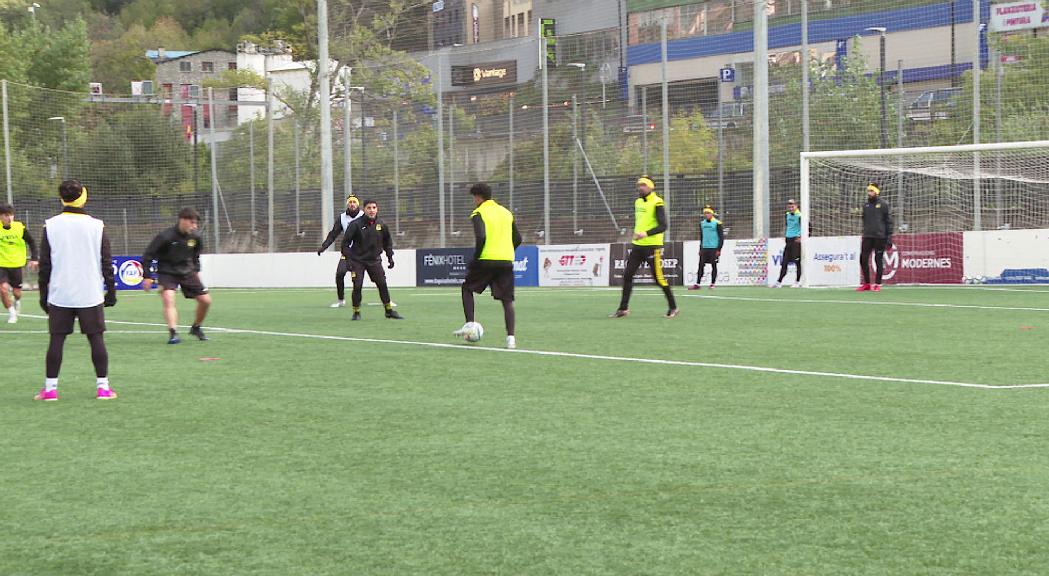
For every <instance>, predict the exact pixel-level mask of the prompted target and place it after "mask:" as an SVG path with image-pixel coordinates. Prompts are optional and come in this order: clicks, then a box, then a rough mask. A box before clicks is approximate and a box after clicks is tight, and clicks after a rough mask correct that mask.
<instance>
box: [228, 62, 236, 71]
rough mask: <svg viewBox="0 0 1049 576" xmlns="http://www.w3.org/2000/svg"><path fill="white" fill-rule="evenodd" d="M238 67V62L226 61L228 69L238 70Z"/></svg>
mask: <svg viewBox="0 0 1049 576" xmlns="http://www.w3.org/2000/svg"><path fill="white" fill-rule="evenodd" d="M236 69H237V63H236V62H227V63H226V70H236Z"/></svg>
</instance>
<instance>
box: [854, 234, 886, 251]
mask: <svg viewBox="0 0 1049 576" xmlns="http://www.w3.org/2000/svg"><path fill="white" fill-rule="evenodd" d="M886 244H887V242H886V240H885V238H867V237H864V238H863V240H862V241H861V242H860V252H869V251H871V250H873V251H875V252H884V251H885V246H886Z"/></svg>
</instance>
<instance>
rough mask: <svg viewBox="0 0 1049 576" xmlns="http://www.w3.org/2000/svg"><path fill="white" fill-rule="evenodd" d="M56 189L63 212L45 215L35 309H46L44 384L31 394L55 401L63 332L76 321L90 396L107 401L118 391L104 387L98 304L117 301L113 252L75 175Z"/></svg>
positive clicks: (106, 382) (104, 355) (106, 362)
mask: <svg viewBox="0 0 1049 576" xmlns="http://www.w3.org/2000/svg"><path fill="white" fill-rule="evenodd" d="M58 193H59V196H60V197H61V198H62V213H61V214H58V215H57V216H52V217H51V218H48V219H47V221H46V222H45V223H44V236H43V238H42V239H41V241H40V244H41V254H40V308H42V309H43V310H44V312H45V313H46V314H47V325H48V332H50V333H51V343H50V345H48V348H47V359H46V365H45V369H46V373H45V377H44V389H43V390H41V391H40V392H39V393H38V394H37V395H36V396H35V397H34V398H33V399H34V400H44V401H54V400H58V373H59V371H60V370H61V369H62V351H63V348H65V342H66V336H69V335H70V334H72V333H73V321H74V320H77V321H79V323H80V333H81V334H83V335H84V336H87V341H88V344H90V346H91V362H92V363H93V364H94V365H95V377H96V380H95V386H96V393H95V394H96V395H95V398H97V399H99V400H111V399H113V398H116V397H117V393H116V392H114V391H113V389H112V388H110V387H109V352H107V351H106V343H105V340H104V338H103V333H104V332H105V331H106V317H105V311H104V310H103V308H104V307H109V306H115V305H116V303H117V289H116V283H115V280H114V278H113V253H112V250H111V249H110V246H109V238H108V237H107V236H106V229H105V226H104V225H103V224H102V221H101V220H98V219H97V218H93V217H91V216H89V215H88V214H87V212H85V211H84V205H85V204H86V203H87V188H86V187H84V186H83V185H82V184H80V182H78V181H76V180H66V181H65V182H62V184H61V185H60V186H59V188H58ZM103 286H105V293H103V291H102V288H103Z"/></svg>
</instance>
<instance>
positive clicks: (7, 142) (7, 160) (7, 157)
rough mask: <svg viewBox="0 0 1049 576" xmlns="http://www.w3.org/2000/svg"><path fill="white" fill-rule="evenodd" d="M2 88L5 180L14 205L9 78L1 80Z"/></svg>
mask: <svg viewBox="0 0 1049 576" xmlns="http://www.w3.org/2000/svg"><path fill="white" fill-rule="evenodd" d="M0 89H2V92H3V112H4V174H5V176H6V178H5V180H4V182H6V183H7V203H8V204H11V205H14V203H15V199H14V192H13V191H12V190H13V188H12V186H11V131H10V129H9V127H8V120H7V80H0Z"/></svg>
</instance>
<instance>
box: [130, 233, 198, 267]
mask: <svg viewBox="0 0 1049 576" xmlns="http://www.w3.org/2000/svg"><path fill="white" fill-rule="evenodd" d="M203 248H204V239H203V238H201V237H200V235H199V234H196V233H191V234H183V233H181V232H179V230H178V226H172V227H171V228H168V229H166V230H163V231H162V232H161V233H160V234H157V236H156V238H154V239H153V241H152V242H150V243H149V246H148V247H147V248H146V251H145V252H143V253H142V269H143V270H145V271H147V274H148V270H149V267H150V264H151V263H152V262H153V260H156V261H157V274H166V275H168V276H187V275H189V274H192V273H194V272H200V251H201V250H202V249H203Z"/></svg>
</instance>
